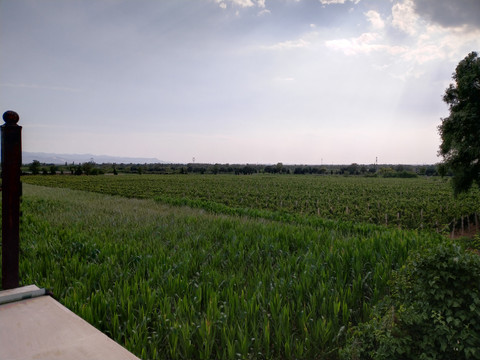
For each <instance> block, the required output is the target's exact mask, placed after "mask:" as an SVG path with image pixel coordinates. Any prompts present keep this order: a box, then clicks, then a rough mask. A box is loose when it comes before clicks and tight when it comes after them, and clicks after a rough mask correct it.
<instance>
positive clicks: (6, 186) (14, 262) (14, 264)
mask: <svg viewBox="0 0 480 360" xmlns="http://www.w3.org/2000/svg"><path fill="white" fill-rule="evenodd" d="M3 120H5V124H4V125H2V126H1V129H2V288H3V289H4V290H6V289H13V288H16V287H18V285H19V276H18V273H19V271H18V268H19V265H18V262H19V252H20V244H19V243H20V196H21V192H22V187H21V184H20V173H21V170H20V166H21V164H22V136H21V133H22V127H21V126H18V125H17V122H18V120H19V116H18V114H17V113H16V112H14V111H7V112H5V113H4V114H3Z"/></svg>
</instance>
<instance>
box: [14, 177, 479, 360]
mask: <svg viewBox="0 0 480 360" xmlns="http://www.w3.org/2000/svg"><path fill="white" fill-rule="evenodd" d="M22 181H23V182H24V190H23V201H22V211H23V217H22V224H21V250H22V252H21V264H20V267H21V268H20V270H21V274H20V276H21V279H22V282H23V283H24V284H31V283H35V284H37V285H38V286H41V287H46V288H49V289H51V290H52V291H53V292H54V294H55V295H56V296H57V298H58V299H59V301H60V302H62V303H63V304H65V305H66V306H67V307H68V308H70V309H72V310H73V311H74V312H75V313H77V314H78V315H80V316H82V317H83V318H84V319H86V320H87V321H89V322H90V323H91V324H93V325H94V326H96V327H97V328H99V329H100V330H102V331H103V332H105V333H106V334H107V335H109V336H111V337H112V338H113V339H114V340H116V341H117V342H119V343H120V344H122V345H124V346H126V348H127V349H129V350H130V351H132V352H133V353H134V354H136V355H137V356H139V357H142V358H144V359H170V358H172V359H219V358H223V359H237V358H238V359H248V358H252V359H337V358H338V350H339V349H340V348H341V347H342V346H343V345H344V343H345V336H346V333H347V331H348V329H350V328H351V327H352V326H354V325H355V324H358V323H359V322H362V321H365V320H367V319H368V318H369V316H370V314H371V311H372V307H373V306H374V305H375V304H376V303H377V302H378V301H379V300H380V299H381V298H382V297H383V296H384V295H385V294H387V293H388V291H389V287H388V281H389V280H390V278H391V275H392V271H394V270H395V269H398V268H399V267H401V266H402V264H404V262H405V261H406V259H407V257H408V254H409V252H411V251H412V250H415V249H420V248H421V247H422V246H427V247H428V246H430V245H432V244H434V243H438V242H440V241H442V239H443V235H441V234H440V233H441V232H448V233H449V232H450V231H451V229H450V228H449V226H451V225H452V224H453V223H455V222H458V220H459V219H462V218H465V219H466V220H465V221H466V222H469V221H472V222H474V221H475V218H476V214H477V213H478V212H479V208H478V204H479V201H478V199H479V194H478V192H471V193H469V194H468V195H466V196H465V197H463V198H461V199H458V200H454V199H453V198H452V197H451V195H450V194H451V193H450V189H449V187H448V184H446V183H444V182H443V181H432V180H426V179H366V178H343V177H321V176H280V175H279V176H264V175H261V176H233V175H232V176H213V175H212V176H201V175H195V176H192V175H164V176H163V175H162V176H160V175H157V176H153V175H152V176H144V175H142V176H139V175H137V176H97V177H94V176H79V177H75V176H58V175H57V176H30V177H24V178H23V179H22ZM32 184H34V185H32ZM54 187H56V188H54ZM185 205H187V206H185ZM454 219H455V220H454ZM385 225H387V226H385Z"/></svg>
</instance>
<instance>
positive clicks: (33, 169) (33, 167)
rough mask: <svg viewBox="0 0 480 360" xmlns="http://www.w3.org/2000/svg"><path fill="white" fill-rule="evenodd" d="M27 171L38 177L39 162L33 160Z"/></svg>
mask: <svg viewBox="0 0 480 360" xmlns="http://www.w3.org/2000/svg"><path fill="white" fill-rule="evenodd" d="M28 169H29V170H30V171H31V172H32V175H38V174H39V173H40V161H38V160H33V162H32V163H31V164H30V165H29V166H28Z"/></svg>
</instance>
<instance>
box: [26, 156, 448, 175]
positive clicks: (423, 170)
mask: <svg viewBox="0 0 480 360" xmlns="http://www.w3.org/2000/svg"><path fill="white" fill-rule="evenodd" d="M23 172H24V173H25V174H32V175H103V174H113V175H118V174H140V175H141V174H213V175H217V174H232V175H233V174H234V175H253V174H293V175H344V176H350V175H351V176H372V177H375V176H381V177H404V178H408V177H416V176H419V175H420V176H437V175H439V172H438V168H437V166H436V165H421V166H420V165H387V164H384V165H376V164H370V165H361V164H356V163H353V164H350V165H285V164H282V163H277V164H275V165H264V164H262V165H260V164H206V163H205V164H200V163H191V164H163V163H157V164H112V163H103V164H96V163H95V162H93V161H90V162H85V163H82V164H74V163H72V164H67V163H65V164H64V165H58V164H45V163H40V162H39V161H38V160H34V161H33V162H32V163H30V164H26V165H24V167H23Z"/></svg>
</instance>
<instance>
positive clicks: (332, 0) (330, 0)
mask: <svg viewBox="0 0 480 360" xmlns="http://www.w3.org/2000/svg"><path fill="white" fill-rule="evenodd" d="M319 1H320V3H321V4H322V5H330V4H345V2H346V1H347V0H319ZM348 1H350V2H353V3H355V4H358V3H359V2H360V0H348Z"/></svg>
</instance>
